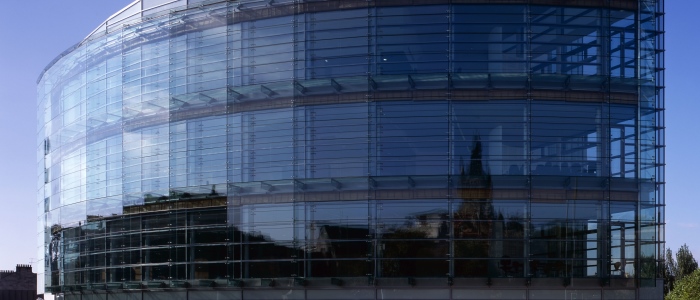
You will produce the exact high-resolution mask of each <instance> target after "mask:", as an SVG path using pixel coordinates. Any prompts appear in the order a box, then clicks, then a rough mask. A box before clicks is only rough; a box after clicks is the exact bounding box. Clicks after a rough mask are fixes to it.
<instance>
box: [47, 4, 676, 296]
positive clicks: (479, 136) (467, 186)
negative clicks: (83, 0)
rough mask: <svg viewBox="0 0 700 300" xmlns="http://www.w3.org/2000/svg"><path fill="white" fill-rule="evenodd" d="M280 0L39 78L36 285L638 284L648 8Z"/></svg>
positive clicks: (647, 152) (91, 45)
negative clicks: (39, 271)
mask: <svg viewBox="0 0 700 300" xmlns="http://www.w3.org/2000/svg"><path fill="white" fill-rule="evenodd" d="M282 2H284V3H282ZM287 2H289V3H286V2H285V1H280V3H277V4H276V5H273V6H270V5H268V6H264V5H263V6H256V5H258V4H257V2H254V1H251V2H246V3H242V4H243V6H240V5H239V3H236V2H222V3H216V2H214V3H209V2H206V5H204V4H202V5H198V6H193V7H190V8H186V7H183V8H182V9H171V10H169V11H168V13H160V14H155V15H153V16H151V17H148V18H144V19H142V20H140V21H139V22H136V21H133V22H131V23H130V25H129V26H124V27H123V30H120V31H109V32H107V33H106V34H104V35H95V36H93V37H92V38H91V39H87V40H86V41H84V42H83V43H82V44H80V45H79V46H78V47H76V48H74V49H72V51H70V52H68V53H67V54H66V55H65V56H64V57H62V58H60V59H58V60H57V61H56V62H55V63H53V64H52V66H51V67H50V68H48V69H47V70H46V72H45V73H44V74H43V76H42V78H41V80H40V82H39V88H38V90H39V99H38V105H39V106H38V109H39V120H38V122H39V125H38V128H40V129H39V133H38V139H39V140H38V145H39V149H38V153H37V157H38V165H37V168H38V171H39V174H40V176H39V177H40V178H39V180H38V191H39V192H38V194H39V196H38V206H37V207H38V213H39V216H40V217H39V230H40V234H39V237H38V238H39V242H40V243H41V244H42V245H44V248H42V250H41V251H42V256H43V257H44V263H45V266H46V271H45V274H44V275H45V276H44V278H45V283H44V284H45V286H46V287H47V288H50V290H51V291H54V292H58V291H71V290H73V291H76V290H77V289H92V288H96V287H98V288H97V289H99V287H106V286H105V284H107V287H108V286H110V285H109V284H117V283H118V284H119V287H120V288H125V287H127V285H128V284H129V283H141V284H145V285H149V284H151V285H154V284H156V285H157V284H160V283H164V284H165V283H167V284H171V285H173V286H178V284H180V283H179V282H181V281H182V282H185V281H187V282H188V283H190V284H194V283H197V282H199V280H213V282H218V284H225V285H227V284H230V285H231V286H232V287H235V286H239V285H240V284H238V282H244V283H246V284H248V285H257V286H265V283H263V282H262V281H261V280H260V279H261V278H262V279H265V280H267V279H270V280H272V279H277V280H282V278H287V279H289V278H292V279H294V280H296V281H294V280H292V279H290V280H292V281H293V282H297V283H299V282H300V281H299V280H308V281H310V282H312V286H313V285H318V284H320V285H321V286H323V284H321V283H320V282H326V281H327V280H328V279H329V278H336V279H338V278H345V280H346V281H348V280H351V279H350V278H355V279H357V278H360V279H357V280H359V281H361V282H362V284H364V285H367V283H368V282H374V283H373V284H382V282H383V283H384V284H389V285H396V284H398V282H401V284H404V285H405V284H406V281H405V280H403V281H399V279H400V278H403V279H405V278H410V279H409V281H408V283H409V284H410V285H414V284H415V282H414V283H413V284H411V281H410V280H414V281H415V280H416V278H418V279H419V280H429V279H440V281H439V282H441V283H440V284H443V285H444V282H445V278H448V279H449V280H453V279H454V280H467V279H470V278H481V279H487V278H488V279H489V282H491V280H492V279H498V278H503V279H508V278H518V280H519V281H518V282H519V283H518V284H519V285H523V284H526V283H525V282H527V284H528V285H529V284H530V283H529V282H531V280H535V281H537V280H539V279H546V278H560V279H561V278H565V279H567V280H572V279H580V280H587V279H590V280H592V281H591V282H592V284H591V286H598V287H599V286H600V284H601V283H603V285H604V286H605V284H608V285H609V284H610V282H613V283H614V282H620V284H624V285H625V287H626V288H632V290H630V291H631V292H632V295H635V291H634V289H633V288H635V287H637V288H639V287H648V286H654V285H656V280H655V279H656V278H657V276H658V272H657V270H656V268H657V267H656V266H657V264H658V260H659V259H660V257H659V253H660V250H661V249H663V223H664V219H663V218H664V214H663V206H664V199H663V186H664V185H663V184H664V178H663V174H664V173H663V162H664V154H663V153H664V152H663V145H664V135H663V76H662V75H663V73H662V72H663V70H662V66H663V57H662V55H663V52H662V51H660V50H662V49H663V39H662V35H660V32H661V29H663V26H662V25H663V24H662V21H663V14H660V12H661V9H660V8H661V7H662V3H656V2H648V1H640V2H639V5H640V7H636V6H635V7H634V8H630V9H607V8H592V7H560V6H545V5H524V4H522V5H521V4H509V5H494V4H469V5H468V4H449V5H448V4H440V5H406V6H384V5H380V4H377V5H371V4H367V3H364V2H363V3H364V6H359V7H358V6H356V5H355V4H353V5H355V6H351V7H335V8H334V9H335V10H333V9H327V8H326V9H321V8H322V4H323V1H321V2H319V3H317V5H318V6H312V5H309V6H303V10H304V11H303V12H301V7H302V6H295V3H294V2H292V1H287ZM331 2H332V1H331ZM331 2H329V3H331ZM203 3H204V2H203ZM620 5H621V4H620ZM649 5H652V6H649ZM295 7H296V8H297V9H299V11H296V13H295V11H294V10H293V9H294V8H295ZM263 12H268V13H271V12H277V13H276V14H272V13H271V14H269V15H268V14H267V13H263ZM658 53H660V54H658ZM44 251H45V252H44ZM317 279H318V280H320V281H314V280H317ZM338 280H340V279H338ZM375 280H376V281H375ZM392 280H395V281H392ZM304 282H306V281H304ZM313 282H316V283H313ZM377 282H378V283H377ZM394 282H396V283H394ZM421 282H423V281H421ZM436 282H438V281H436ZM557 282H558V283H557V284H558V285H559V286H560V284H561V283H559V282H560V281H557ZM336 283H337V282H336ZM332 284H335V283H332V281H329V282H328V283H325V285H332ZM482 284H483V283H482ZM429 285H434V283H430V284H429ZM302 286H303V284H302ZM565 286H566V285H565ZM309 292H311V291H309ZM426 292H428V291H426ZM454 292H455V293H457V292H458V291H457V290H455V291H454ZM594 292H595V291H594ZM600 292H601V291H600V290H598V294H596V295H597V296H596V295H593V296H591V297H593V298H596V299H600V298H601V297H604V298H605V297H607V296H604V295H602V294H600ZM514 293H515V291H514ZM426 295H427V294H426ZM436 295H437V294H433V296H430V297H433V298H440V297H441V296H436ZM450 295H452V296H449V295H448V296H447V297H448V298H449V297H457V296H454V294H450ZM518 295H519V294H518ZM518 295H515V296H513V297H515V298H518V297H520V296H518ZM524 295H525V294H522V296H523V297H524ZM260 297H263V296H260ZM305 297H310V298H312V296H309V294H307V295H306V296H305ZM319 297H321V296H319ZM358 297H360V296H358ZM372 297H373V296H372ZM397 297H399V298H401V297H400V296H397ZM425 297H429V296H425ZM465 297H466V296H465ZM504 297H505V296H504ZM530 297H531V298H532V297H535V298H537V297H540V296H539V295H530ZM542 297H545V296H542ZM360 298H361V297H360ZM515 298H514V299H515ZM455 299H456V298H455ZM518 299H519V298H518Z"/></svg>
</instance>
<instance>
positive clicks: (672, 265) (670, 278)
mask: <svg viewBox="0 0 700 300" xmlns="http://www.w3.org/2000/svg"><path fill="white" fill-rule="evenodd" d="M663 272H664V294H668V293H669V292H670V291H671V290H673V283H674V281H675V278H676V274H677V273H678V265H677V264H676V260H675V259H674V258H673V251H672V250H671V248H666V255H665V260H664V270H663Z"/></svg>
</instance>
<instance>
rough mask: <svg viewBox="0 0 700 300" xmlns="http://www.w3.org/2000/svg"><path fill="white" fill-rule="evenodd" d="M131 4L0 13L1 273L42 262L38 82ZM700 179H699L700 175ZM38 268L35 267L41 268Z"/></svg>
mask: <svg viewBox="0 0 700 300" xmlns="http://www.w3.org/2000/svg"><path fill="white" fill-rule="evenodd" d="M130 2H131V0H5V1H3V3H2V10H0V137H2V141H3V143H2V144H0V170H1V171H0V191H1V194H2V195H3V196H2V197H0V207H1V208H0V240H1V241H2V242H0V270H7V269H14V267H15V265H16V264H18V263H24V264H26V263H29V262H30V261H31V260H36V259H37V258H36V256H37V251H36V249H37V248H36V247H37V235H36V232H37V230H36V227H37V226H36V219H37V212H36V205H35V202H36V199H37V197H36V178H37V174H36V169H37V168H36V150H35V147H36V125H35V124H36V121H35V120H36V79H37V77H38V76H39V74H40V73H41V71H42V70H43V69H44V67H45V66H46V65H47V64H48V63H49V62H50V61H51V60H53V59H54V58H55V57H56V56H57V55H59V54H60V53H61V52H63V51H64V50H66V49H67V48H69V47H70V46H72V45H73V44H75V43H77V42H79V41H80V40H82V39H83V38H84V37H85V36H86V35H87V34H88V33H90V32H91V31H92V30H93V29H95V28H96V27H97V26H98V25H99V24H100V23H101V22H102V21H104V20H105V19H106V18H107V17H109V16H110V15H112V14H113V13H114V12H116V11H118V10H119V9H121V8H122V7H124V6H126V5H127V4H129V3H130ZM698 11H700V1H667V6H666V49H667V51H666V69H667V71H666V87H667V89H666V128H667V131H666V145H667V150H666V164H667V167H666V181H667V184H666V202H667V204H668V206H667V209H666V221H667V226H666V240H667V247H669V248H671V249H673V250H674V251H675V250H677V249H678V248H679V247H680V245H682V244H683V243H687V244H688V245H689V246H690V249H691V250H692V251H693V252H694V253H695V256H698V258H700V215H699V214H698V213H699V212H700V199H695V197H698V194H697V191H695V189H694V188H695V187H697V186H700V182H698V181H696V180H695V179H696V176H698V173H700V151H698V150H697V148H700V138H699V137H698V135H700V122H695V121H697V120H698V119H700V118H699V117H698V113H699V112H700V101H695V100H694V96H693V95H694V92H693V90H694V88H695V89H698V87H700V83H698V81H697V76H695V75H693V74H694V73H692V72H693V71H692V70H694V68H695V67H698V66H700V64H699V63H698V60H696V59H695V58H697V56H698V53H700V39H699V38H698V37H700V36H699V34H698V30H697V28H698V26H697V24H695V23H694V22H693V20H694V19H695V18H697V17H698V16H697V12H698ZM699 177H700V176H699ZM35 267H36V266H35Z"/></svg>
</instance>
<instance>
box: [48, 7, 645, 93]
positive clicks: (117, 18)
mask: <svg viewBox="0 0 700 300" xmlns="http://www.w3.org/2000/svg"><path fill="white" fill-rule="evenodd" d="M143 1H145V0H134V1H133V2H131V3H130V4H128V5H127V6H125V7H124V8H122V9H121V10H119V11H118V12H116V13H114V14H112V15H111V16H109V18H107V19H106V20H105V21H104V22H102V23H100V25H98V26H97V27H96V28H95V29H94V30H93V31H91V32H90V34H88V35H87V36H86V37H85V38H84V39H83V40H81V41H80V42H78V43H76V44H75V45H73V46H71V47H69V48H68V49H66V50H65V51H63V52H62V53H61V54H59V55H58V56H56V58H54V59H53V60H52V61H51V62H50V63H49V64H48V65H47V66H46V67H45V68H44V69H43V70H42V71H41V74H39V77H38V78H37V80H36V83H37V84H38V83H39V82H41V79H42V78H43V77H44V74H46V71H48V70H49V69H50V68H51V67H53V65H54V64H56V62H58V61H59V60H60V59H61V58H63V57H65V56H66V55H67V54H68V53H70V52H72V51H73V50H75V49H76V48H78V47H80V46H82V45H83V44H84V43H85V42H87V41H89V40H91V39H92V38H95V37H98V36H101V34H100V33H102V34H108V33H110V32H113V30H114V28H110V26H115V25H116V26H118V25H125V24H132V23H138V22H141V21H142V20H143V17H144V12H148V13H149V16H150V15H155V14H156V13H158V12H159V11H162V10H165V9H166V8H170V9H172V8H176V7H177V8H181V7H184V8H185V9H187V8H188V6H189V4H195V3H198V4H200V5H203V4H204V5H209V4H214V3H219V2H228V1H237V2H240V3H241V4H243V5H245V4H246V3H248V2H263V0H247V1H248V2H246V0H162V1H163V2H162V3H159V4H156V5H153V6H151V7H148V8H146V9H144V7H143ZM274 1H275V0H269V2H270V3H273V2H274ZM317 1H319V0H302V3H303V4H304V6H305V7H306V6H308V8H310V10H319V11H324V10H328V9H329V7H328V6H323V5H316V2H317ZM320 1H321V2H326V1H327V2H340V1H347V3H345V4H346V5H344V6H343V8H337V9H348V8H350V7H356V5H357V3H361V4H364V3H366V1H367V0H320ZM433 1H434V2H433ZM503 1H504V0H464V3H465V4H484V3H490V4H503ZM560 1H561V0H510V1H509V2H507V4H534V5H554V4H560V3H559V2H560ZM638 1H639V0H572V2H571V3H568V4H567V5H565V6H568V5H571V6H594V7H597V6H602V7H609V8H619V9H635V10H636V9H638V7H637V5H635V4H638ZM426 3H430V4H447V3H450V1H449V0H417V1H416V2H415V3H412V4H408V3H407V4H406V5H425V4H426ZM460 3H461V2H460ZM605 3H607V5H604V4H605ZM139 4H141V5H140V7H139V8H138V10H137V11H134V12H133V13H132V14H129V15H124V16H122V14H124V13H125V12H127V11H129V10H130V9H132V8H134V6H136V5H139ZM281 4H282V3H281ZM287 4H288V3H287ZM364 5H366V4H364ZM389 5H392V4H389ZM271 6H273V5H272V4H267V5H265V8H266V9H270V8H271ZM316 6H318V7H316ZM239 9H240V8H239ZM137 15H138V16H140V18H138V19H137V20H134V19H132V20H129V19H130V18H132V17H134V16H137ZM263 15H265V14H263ZM248 17H250V16H248ZM257 17H258V18H259V17H261V16H257ZM263 18H264V17H263ZM253 19H255V17H253ZM112 22H114V23H113V24H110V23H112Z"/></svg>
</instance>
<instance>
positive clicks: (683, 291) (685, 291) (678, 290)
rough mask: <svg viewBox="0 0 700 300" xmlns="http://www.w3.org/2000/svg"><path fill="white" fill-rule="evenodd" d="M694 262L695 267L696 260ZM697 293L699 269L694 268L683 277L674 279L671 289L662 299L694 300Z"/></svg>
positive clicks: (698, 288) (699, 277)
mask: <svg viewBox="0 0 700 300" xmlns="http://www.w3.org/2000/svg"><path fill="white" fill-rule="evenodd" d="M682 248H683V247H681V249H682ZM686 248H687V247H686ZM679 252H680V250H679ZM677 255H678V254H676V256H677ZM691 258H692V256H691ZM693 261H695V260H693ZM695 264H696V268H697V262H696V263H695ZM698 295H700V270H695V271H694V272H692V273H690V274H688V275H686V276H684V277H683V279H680V280H678V281H676V283H675V285H674V288H673V290H672V291H671V292H670V293H668V295H666V297H664V299H666V300H695V299H698Z"/></svg>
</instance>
